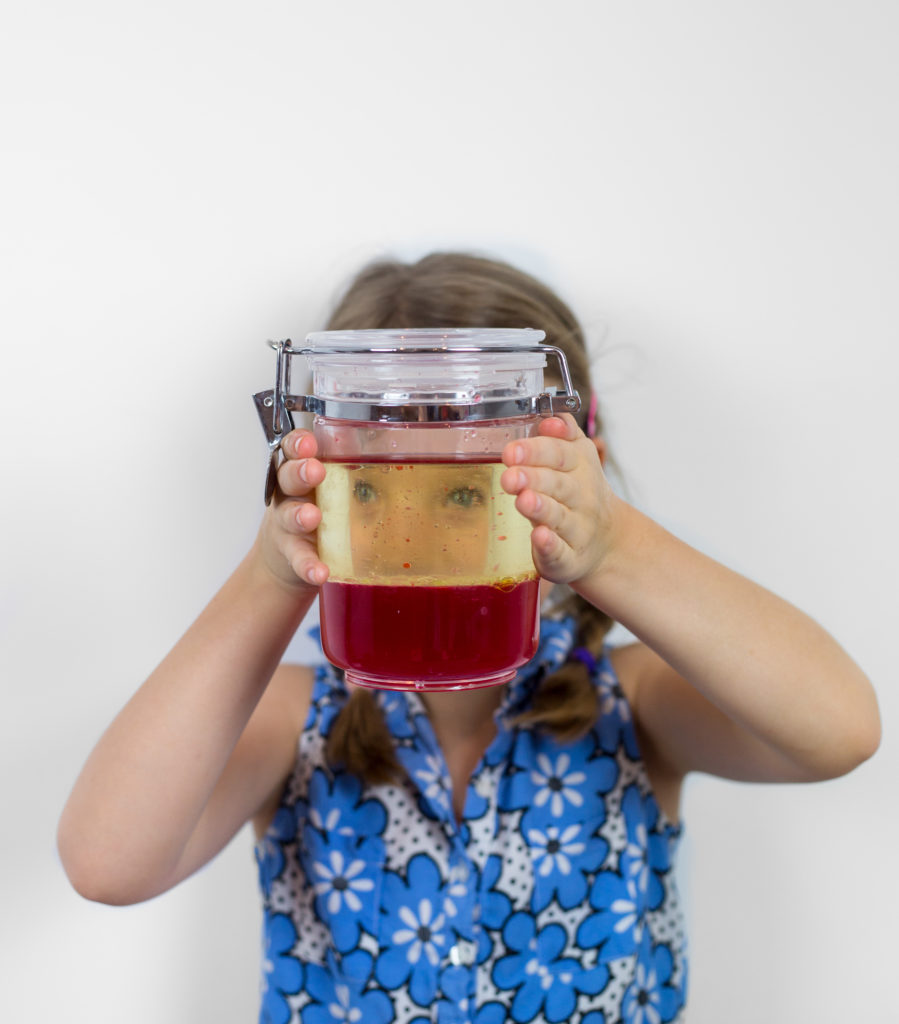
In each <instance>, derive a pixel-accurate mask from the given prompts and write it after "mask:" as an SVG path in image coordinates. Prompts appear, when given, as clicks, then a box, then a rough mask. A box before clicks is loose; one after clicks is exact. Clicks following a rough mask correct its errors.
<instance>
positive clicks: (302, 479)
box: [278, 459, 325, 498]
mask: <svg viewBox="0 0 899 1024" xmlns="http://www.w3.org/2000/svg"><path fill="white" fill-rule="evenodd" d="M324 479H325V467H324V466H323V465H322V464H321V463H320V462H319V461H318V459H286V460H285V461H284V462H282V463H281V465H280V466H279V467H278V486H279V487H280V488H281V491H282V493H283V494H286V495H287V496H288V497H291V498H302V497H305V496H306V495H307V494H308V493H309V492H310V491H311V490H314V488H316V487H318V485H319V484H320V483H321V482H322V480H324Z"/></svg>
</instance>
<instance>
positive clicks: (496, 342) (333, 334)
mask: <svg viewBox="0 0 899 1024" xmlns="http://www.w3.org/2000/svg"><path fill="white" fill-rule="evenodd" d="M545 337H546V334H545V332H544V331H538V330H535V329H534V328H533V327H515V328H512V327H412V328H409V329H398V328H390V329H388V330H384V329H378V330H363V331H313V332H312V333H311V334H307V335H306V350H308V354H309V355H312V356H317V355H323V354H325V353H329V354H337V353H340V352H346V351H353V352H358V351H359V350H360V349H365V348H368V349H369V351H371V352H372V353H373V354H375V353H377V352H378V350H379V349H384V348H388V349H390V350H391V354H397V350H399V353H398V354H403V353H404V352H405V353H407V354H410V355H411V354H412V353H413V352H420V351H421V350H422V349H431V348H436V349H446V350H451V349H459V348H471V347H477V348H478V349H490V348H496V347H504V348H521V349H527V348H530V347H531V346H532V345H538V344H539V343H540V342H541V341H543V339H544V338H545Z"/></svg>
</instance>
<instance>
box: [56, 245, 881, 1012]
mask: <svg viewBox="0 0 899 1024" xmlns="http://www.w3.org/2000/svg"><path fill="white" fill-rule="evenodd" d="M328 326H329V328H330V329H354V328H387V327H391V328H403V327H405V328H412V327H428V326H437V327H439V326H452V327H466V326H477V327H534V328H539V329H542V330H544V331H545V332H546V335H547V339H548V340H549V341H550V342H551V343H553V344H556V345H559V346H561V347H562V348H564V350H565V351H566V354H567V356H568V359H569V363H570V367H571V370H572V375H573V379H574V383H575V387H576V388H577V389H578V390H579V392H580V394H581V396H582V398H583V399H584V403H583V412H582V414H581V416H580V419H579V421H575V419H573V418H572V417H571V416H568V415H566V416H562V417H549V418H547V419H545V420H543V421H542V423H541V425H540V428H539V432H538V436H535V437H532V438H529V439H528V440H525V441H515V442H513V443H510V444H509V445H508V446H507V448H506V449H505V451H504V452H503V462H504V464H505V466H506V467H507V468H506V470H505V472H504V473H503V476H502V480H501V483H502V487H503V488H504V489H505V490H506V491H507V492H509V493H510V494H513V495H515V506H516V508H517V509H518V511H519V512H520V513H521V514H522V515H523V516H525V517H526V518H527V519H528V520H530V522H531V523H532V524H533V532H532V553H533V559H534V564H535V566H536V569H537V571H538V573H539V575H540V576H541V577H542V579H543V581H544V583H543V587H544V590H545V597H544V603H543V621H542V626H541V642H540V647H539V649H538V652H537V654H536V656H535V657H534V659H533V660H532V661H531V662H530V663H529V664H527V665H526V666H525V667H524V668H523V669H521V670H520V671H519V673H518V674H517V676H516V678H515V679H514V681H513V682H512V683H510V684H509V685H508V686H505V687H490V688H485V689H479V690H470V691H465V692H462V693H458V692H445V693H428V692H423V693H421V694H418V693H399V692H390V691H380V692H371V691H363V690H354V692H352V693H348V692H347V688H346V686H345V684H344V682H343V680H342V678H341V675H340V674H339V673H338V672H336V671H335V670H334V669H333V668H331V667H330V666H323V667H321V668H319V669H318V670H317V671H315V672H313V671H312V670H311V669H308V668H304V667H301V666H298V665H290V664H280V662H281V659H282V656H283V654H284V651H285V649H286V647H287V645H288V643H289V641H290V639H291V637H292V636H293V635H294V633H295V632H296V630H297V629H298V627H299V625H300V623H301V622H302V620H303V618H304V616H305V615H306V612H307V611H308V609H309V607H310V605H311V604H312V602H313V600H314V599H315V596H316V593H317V588H318V587H319V586H320V585H321V584H322V583H324V582H325V580H326V579H327V577H328V567H327V566H326V565H324V564H323V563H322V562H321V561H320V560H319V558H318V555H317V551H316V546H315V531H316V527H317V526H318V524H319V521H320V518H321V516H320V512H319V510H318V508H317V507H316V505H315V502H314V492H315V488H316V486H317V485H319V484H320V483H321V482H322V480H323V479H324V477H325V472H326V470H325V467H324V466H323V465H322V463H321V462H319V461H318V460H317V459H316V442H315V440H314V438H313V437H312V435H311V434H310V433H309V432H308V431H305V430H295V431H293V432H292V433H291V434H289V435H288V436H287V437H286V438H285V439H284V441H283V444H282V448H283V452H284V456H285V459H284V462H283V464H282V465H281V468H280V469H279V471H278V491H277V494H276V497H275V500H274V501H273V503H272V505H271V506H270V507H269V508H268V509H267V511H266V513H265V515H264V519H263V522H262V527H261V529H260V532H259V536H258V539H257V541H256V543H255V544H254V546H253V548H252V550H251V551H250V552H249V554H248V555H247V557H246V558H245V559H244V561H243V562H242V563H241V565H240V566H239V567H238V568H237V570H236V571H235V573H234V574H233V576H232V577H231V578H230V579H229V580H228V582H227V583H226V584H225V585H224V586H223V587H222V589H221V591H220V592H219V593H218V594H217V595H216V596H215V597H214V598H213V600H212V602H211V603H210V604H209V606H208V607H207V608H206V610H205V611H204V612H203V613H202V614H201V615H200V617H199V619H198V620H197V621H196V622H195V623H194V625H193V626H191V628H190V629H189V630H188V631H187V633H186V634H185V635H184V637H183V638H182V639H181V640H180V641H179V642H178V644H177V645H176V646H175V647H174V649H173V650H172V651H171V653H170V654H169V655H168V656H167V657H166V658H165V660H164V661H163V662H162V664H161V665H160V666H159V667H158V668H157V669H156V671H155V672H154V673H153V674H152V675H151V676H150V678H149V679H148V680H147V681H146V682H145V683H144V684H143V686H142V687H141V688H140V689H139V690H138V692H137V693H136V694H135V696H134V697H133V698H132V700H131V701H130V702H129V703H128V705H127V706H126V707H125V708H124V710H123V711H122V712H121V713H120V714H119V716H118V717H117V718H116V720H115V721H114V722H113V724H112V725H111V726H110V728H109V729H108V731H107V732H106V734H105V735H104V736H103V737H102V739H101V740H100V742H99V743H98V744H97V747H96V749H95V750H94V751H93V753H92V754H91V756H90V758H89V759H88V761H87V764H86V765H85V767H84V770H83V772H82V774H81V776H80V778H79V779H78V781H77V783H76V785H75V787H74V790H73V792H72V794H71V797H70V798H69V801H68V803H67V805H66V807H65V810H64V812H63V816H62V820H61V822H60V829H59V847H60V852H61V855H62V859H63V863H64V865H65V868H66V871H67V872H68V874H69V877H70V879H71V881H72V884H73V885H74V886H75V888H76V889H77V890H78V891H79V892H80V893H82V894H83V895H84V896H86V897H88V898H89V899H94V900H101V901H103V902H107V903H114V904H125V903H133V902H137V901H140V900H145V899H148V898H150V897H151V896H155V895H157V894H158V893H161V892H164V891H165V890H167V889H169V888H171V887H172V886H174V885H176V884H177V883H178V882H180V881H182V880H183V879H184V878H186V877H187V876H188V875H190V874H191V873H192V872H194V871H196V870H197V869H198V868H199V867H200V866H201V865H203V864H205V863H206V862H207V861H208V860H209V859H210V858H212V857H214V856H215V854H216V853H218V851H219V850H221V849H222V848H223V847H224V846H225V844H226V843H227V842H228V841H229V840H230V839H231V837H232V836H233V835H234V834H235V833H236V832H237V831H238V830H239V829H240V828H241V826H242V825H243V824H244V823H245V822H246V821H248V820H252V822H253V824H254V827H255V830H256V834H257V836H258V837H259V840H260V841H259V844H258V846H257V857H258V861H259V875H260V882H261V886H262V892H263V899H264V907H265V953H264V986H263V1000H262V1012H261V1017H260V1019H261V1020H262V1021H264V1022H272V1024H287V1022H299V1021H301V1022H303V1024H333V1022H336V1021H354V1022H356V1021H358V1022H363V1024H369V1022H371V1024H388V1022H391V1021H396V1022H418V1021H422V1022H423V1021H438V1022H447V1024H450V1022H452V1024H455V1022H467V1021H471V1022H476V1024H500V1022H503V1021H507V1020H512V1021H520V1022H524V1021H544V1020H545V1021H572V1022H583V1024H614V1022H618V1021H626V1022H633V1024H655V1022H659V1021H673V1020H680V1019H681V1015H682V1010H683V1006H684V1001H685V995H686V980H687V970H686V960H685V937H684V927H683V921H682V917H681V911H680V908H679V906H678V899H677V893H676V889H675V886H674V884H673V879H672V865H673V862H674V855H675V851H676V849H677V845H678V838H679V835H680V828H681V826H680V824H679V811H678V806H679V798H680V791H681V785H682V782H683V779H684V777H685V776H686V774H687V773H688V772H691V771H702V772H710V773H713V774H716V775H721V776H724V777H726V778H730V779H741V780H746V781H759V782H762V781H765V782H799V781H811V780H818V779H825V778H830V777H833V776H837V775H840V774H842V773H844V772H848V771H850V770H851V769H852V768H854V767H855V766H856V765H858V764H859V763H860V762H862V761H864V760H865V759H866V758H868V757H870V756H871V754H872V753H873V752H874V750H875V749H876V748H877V746H878V743H879V736H880V724H879V716H878V711H877V706H876V701H875V698H874V695H873V691H872V688H871V686H870V684H869V683H868V681H867V680H866V679H865V677H864V676H863V675H862V673H861V671H860V670H859V669H858V667H857V666H856V665H855V664H854V663H853V662H852V661H851V660H850V659H849V658H848V656H847V655H846V654H845V653H844V652H843V651H842V650H841V648H840V647H839V646H838V645H837V644H836V643H835V641H834V640H833V639H832V638H831V637H830V636H829V635H828V634H827V633H825V632H824V631H823V630H822V629H821V628H819V627H818V626H817V625H816V624H815V623H814V622H812V621H811V620H810V619H808V618H807V617H806V616H805V615H803V614H802V613H801V612H799V611H797V610H796V609H795V608H793V607H792V606H790V605H789V604H787V603H785V602H784V601H782V600H780V599H778V598H777V597H775V596H773V595H772V594H770V593H768V592H767V591H765V590H763V589H762V588H761V587H758V586H756V585H755V584H753V583H751V582H749V581H748V580H746V579H744V578H742V577H740V576H738V575H736V574H735V573H733V572H730V571H729V570H727V569H725V568H723V567H722V566H721V565H718V564H717V563H715V562H714V561H711V560H710V559H708V558H706V557H705V556H703V555H701V554H699V553H698V552H697V551H695V550H693V549H691V548H690V547H688V546H687V545H685V544H683V543H682V542H680V541H679V540H677V539H676V538H675V537H673V536H671V535H670V534H669V533H667V532H666V531H665V530H663V529H662V528H661V527H659V526H658V525H657V524H655V523H654V522H652V521H651V520H649V519H647V518H646V517H645V516H644V515H642V514H641V513H639V512H638V511H637V510H636V509H635V508H633V507H631V506H630V505H628V504H626V503H625V502H624V501H623V500H622V499H621V498H619V497H618V496H616V495H615V494H614V493H613V491H612V490H611V488H610V487H609V484H608V483H607V481H606V477H605V475H604V473H603V463H604V461H605V455H606V450H605V443H604V441H603V439H602V435H601V429H600V424H599V421H598V419H597V417H596V402H595V399H592V400H591V397H590V396H591V388H590V383H589V370H588V363H587V357H586V351H585V345H584V339H583V335H582V332H581V330H580V328H579V327H578V325H577V322H576V321H575V319H574V317H573V316H572V314H571V312H570V311H569V309H568V308H567V307H566V306H565V304H564V303H563V302H561V301H560V299H559V298H558V297H557V296H555V295H554V294H553V293H552V292H551V291H550V290H549V289H547V288H546V287H545V286H543V285H542V284H540V283H539V282H537V281H535V280H534V279H533V278H531V277H529V276H527V275H525V274H523V273H520V272H519V271H517V270H515V269H513V268H511V267H509V266H507V265H505V264H502V263H497V262H493V261H489V260H484V259H479V258H474V257H468V256H461V255H452V254H438V255H434V256H430V257H427V258H425V259H423V260H421V261H419V262H417V263H415V264H412V265H404V264H401V263H391V262H384V263H378V264H376V265H374V266H372V267H369V268H367V269H366V270H365V271H363V272H362V273H361V274H360V275H359V277H358V278H357V279H356V280H355V282H354V283H353V284H352V285H351V287H350V288H349V290H348V292H347V293H346V295H345V296H344V298H343V300H342V301H341V303H340V304H339V306H338V308H337V310H336V311H335V313H334V314H333V316H332V318H331V321H330V323H329V325H328ZM613 621H617V622H620V623H622V624H623V625H624V626H626V627H627V629H629V630H630V631H631V633H632V634H633V635H635V636H636V637H638V638H639V642H637V643H633V644H629V645H626V646H620V647H617V648H614V649H611V648H609V647H608V646H607V645H606V644H605V643H604V637H605V635H606V633H607V631H608V629H609V627H610V625H611V624H612V622H613Z"/></svg>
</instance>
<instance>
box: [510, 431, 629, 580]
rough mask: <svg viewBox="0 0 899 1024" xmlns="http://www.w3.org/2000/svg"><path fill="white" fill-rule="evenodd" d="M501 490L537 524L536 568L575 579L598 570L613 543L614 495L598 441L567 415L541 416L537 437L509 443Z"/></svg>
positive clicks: (533, 535)
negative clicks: (512, 498)
mask: <svg viewBox="0 0 899 1024" xmlns="http://www.w3.org/2000/svg"><path fill="white" fill-rule="evenodd" d="M502 458H503V462H504V463H505V464H506V465H507V466H508V467H509V468H508V469H507V470H506V471H505V472H504V473H503V475H502V477H501V479H500V483H501V484H502V487H503V489H504V490H505V491H506V492H507V493H509V494H514V495H516V499H515V507H516V508H517V509H518V511H519V512H520V513H521V514H522V515H523V516H525V517H526V518H527V519H529V520H530V521H531V523H533V525H534V529H533V532H532V533H531V550H532V554H533V558H534V565H535V566H536V568H537V572H538V573H540V575H541V576H542V577H543V578H544V579H547V580H550V581H551V582H553V583H571V582H573V581H574V580H579V579H583V578H584V577H585V576H588V575H590V574H591V573H594V572H596V571H597V570H598V569H599V568H600V566H601V565H602V564H603V562H604V560H605V559H606V557H607V556H608V554H609V552H610V551H611V548H612V544H613V533H614V530H613V527H614V518H615V517H614V506H615V502H616V500H617V499H616V498H615V495H614V494H613V492H612V489H611V487H610V486H609V483H608V480H606V477H605V474H604V473H603V470H602V463H601V461H600V457H599V449H598V446H597V443H596V442H594V441H591V440H590V439H589V438H588V437H587V436H586V435H585V434H584V433H583V431H582V430H581V429H580V428H579V427H578V425H577V424H576V423H575V421H574V418H573V417H572V416H571V415H569V414H568V413H563V414H562V416H551V417H549V418H547V419H545V420H542V421H541V423H540V425H539V427H538V436H537V437H529V438H524V439H522V440H519V441H511V442H510V443H509V444H508V445H506V447H505V449H504V450H503V456H502Z"/></svg>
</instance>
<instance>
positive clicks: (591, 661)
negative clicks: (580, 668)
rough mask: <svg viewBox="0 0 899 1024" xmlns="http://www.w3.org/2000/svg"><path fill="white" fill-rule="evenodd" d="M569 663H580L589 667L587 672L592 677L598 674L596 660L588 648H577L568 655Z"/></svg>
mask: <svg viewBox="0 0 899 1024" xmlns="http://www.w3.org/2000/svg"><path fill="white" fill-rule="evenodd" d="M568 660H569V661H579V662H581V663H582V664H584V665H586V666H587V671H588V672H589V673H590V675H591V676H592V675H594V674H595V673H596V658H594V657H593V655H592V654H591V653H590V652H589V651H588V650H587V648H586V647H575V649H574V650H573V651H572V652H571V654H569V655H568Z"/></svg>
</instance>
